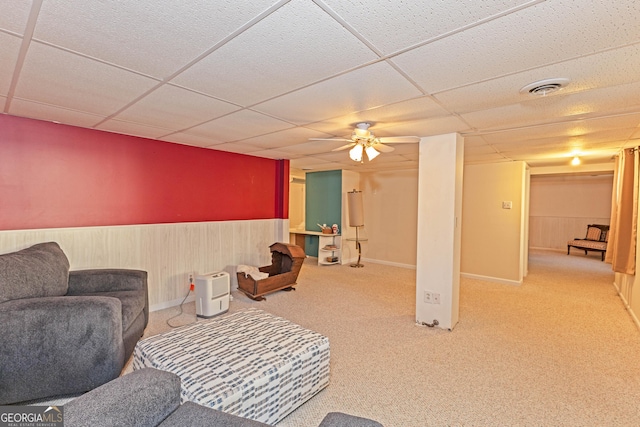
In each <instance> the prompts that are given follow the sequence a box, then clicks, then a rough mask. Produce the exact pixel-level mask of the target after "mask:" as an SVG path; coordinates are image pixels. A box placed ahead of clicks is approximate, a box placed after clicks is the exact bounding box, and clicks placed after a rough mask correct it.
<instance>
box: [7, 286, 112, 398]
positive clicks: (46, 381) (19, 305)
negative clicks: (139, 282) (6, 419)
mask: <svg viewBox="0 0 640 427" xmlns="http://www.w3.org/2000/svg"><path fill="white" fill-rule="evenodd" d="M0 325H2V329H1V330H0V404H6V403H11V402H14V403H15V402H21V401H24V400H31V399H37V398H40V397H48V396H54V395H59V394H71V393H81V392H84V391H86V390H89V389H91V388H95V387H97V386H99V385H101V384H104V383H105V382H107V381H109V380H110V379H112V378H114V377H117V376H118V374H119V373H120V371H121V370H122V367H123V365H124V344H123V341H122V314H121V303H120V300H118V299H117V298H110V297H66V296H62V297H44V298H25V299H19V300H13V301H7V302H4V303H1V304H0Z"/></svg>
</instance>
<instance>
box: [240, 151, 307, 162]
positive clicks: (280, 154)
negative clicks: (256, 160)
mask: <svg viewBox="0 0 640 427" xmlns="http://www.w3.org/2000/svg"><path fill="white" fill-rule="evenodd" d="M251 155H252V156H257V157H265V158H267V159H275V160H279V159H299V158H300V157H303V156H302V155H291V154H289V153H287V152H284V151H282V150H278V149H274V150H258V151H252V152H251Z"/></svg>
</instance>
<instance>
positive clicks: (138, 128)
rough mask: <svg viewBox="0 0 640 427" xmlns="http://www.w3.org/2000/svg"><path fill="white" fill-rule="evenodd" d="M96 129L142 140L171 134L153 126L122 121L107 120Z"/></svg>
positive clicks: (166, 130)
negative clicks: (137, 137)
mask: <svg viewBox="0 0 640 427" xmlns="http://www.w3.org/2000/svg"><path fill="white" fill-rule="evenodd" d="M96 129H100V130H106V131H108V132H115V133H122V134H125V135H132V136H140V137H143V138H150V139H156V138H159V137H161V136H163V135H166V134H167V133H169V132H171V131H170V130H168V129H163V128H157V127H153V126H146V125H141V124H139V123H131V122H125V121H122V120H115V119H111V120H107V121H106V122H104V123H101V124H99V125H98V126H96Z"/></svg>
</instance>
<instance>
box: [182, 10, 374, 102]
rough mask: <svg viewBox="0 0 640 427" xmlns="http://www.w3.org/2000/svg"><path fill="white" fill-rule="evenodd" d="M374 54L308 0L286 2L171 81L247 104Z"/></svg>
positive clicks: (292, 88)
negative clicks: (303, 0)
mask: <svg viewBox="0 0 640 427" xmlns="http://www.w3.org/2000/svg"><path fill="white" fill-rule="evenodd" d="M377 58H378V57H377V55H375V54H374V53H373V52H372V51H371V50H370V49H369V48H367V47H366V46H365V45H364V44H363V43H362V42H360V41H359V40H358V39H357V38H356V37H354V36H353V35H352V34H351V33H349V32H348V31H347V30H346V29H345V28H344V27H342V26H341V25H340V24H339V23H338V22H336V21H335V20H333V19H332V18H331V17H330V16H329V15H327V14H326V13H325V12H323V11H322V10H321V9H320V8H319V7H318V6H316V5H315V4H314V3H313V2H290V3H287V4H286V5H284V6H283V7H281V8H280V9H279V10H277V11H276V12H275V13H273V14H272V15H270V16H269V17H267V18H266V19H264V20H263V21H261V22H259V23H258V24H256V25H255V26H254V27H252V28H251V29H249V30H248V31H246V32H245V33H243V34H241V35H240V36H238V37H237V38H235V39H233V40H232V41H230V42H229V43H227V44H226V45H224V46H222V47H221V48H220V49H218V50H217V51H215V52H213V53H212V54H210V55H209V56H208V57H207V58H205V59H203V60H202V61H201V62H199V63H198V64H196V65H194V66H192V67H191V68H189V69H188V70H186V71H185V72H183V73H182V74H180V75H179V76H177V77H176V78H175V79H174V81H175V82H176V83H178V84H180V85H182V86H186V87H189V88H193V89H196V90H198V91H201V92H203V93H207V94H210V95H213V96H216V97H218V98H221V99H226V100H229V101H232V102H235V103H239V104H242V105H251V104H254V103H257V102H259V101H264V100H266V99H269V98H272V97H274V96H276V95H279V94H281V93H284V92H289V91H291V90H294V89H297V88H300V87H302V86H305V85H308V84H311V83H313V82H316V81H318V80H321V79H325V78H327V77H330V76H332V75H335V74H336V73H339V72H341V71H344V70H347V69H349V68H352V67H355V66H358V65H361V64H364V63H366V62H369V61H372V60H375V59H377Z"/></svg>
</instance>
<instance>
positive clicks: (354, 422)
mask: <svg viewBox="0 0 640 427" xmlns="http://www.w3.org/2000/svg"><path fill="white" fill-rule="evenodd" d="M318 427H383V426H382V424H380V423H379V422H377V421H373V420H370V419H368V418H361V417H356V416H353V415H348V414H343V413H342V412H329V413H328V414H327V416H326V417H324V419H323V420H322V422H321V423H320V425H319V426H318Z"/></svg>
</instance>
